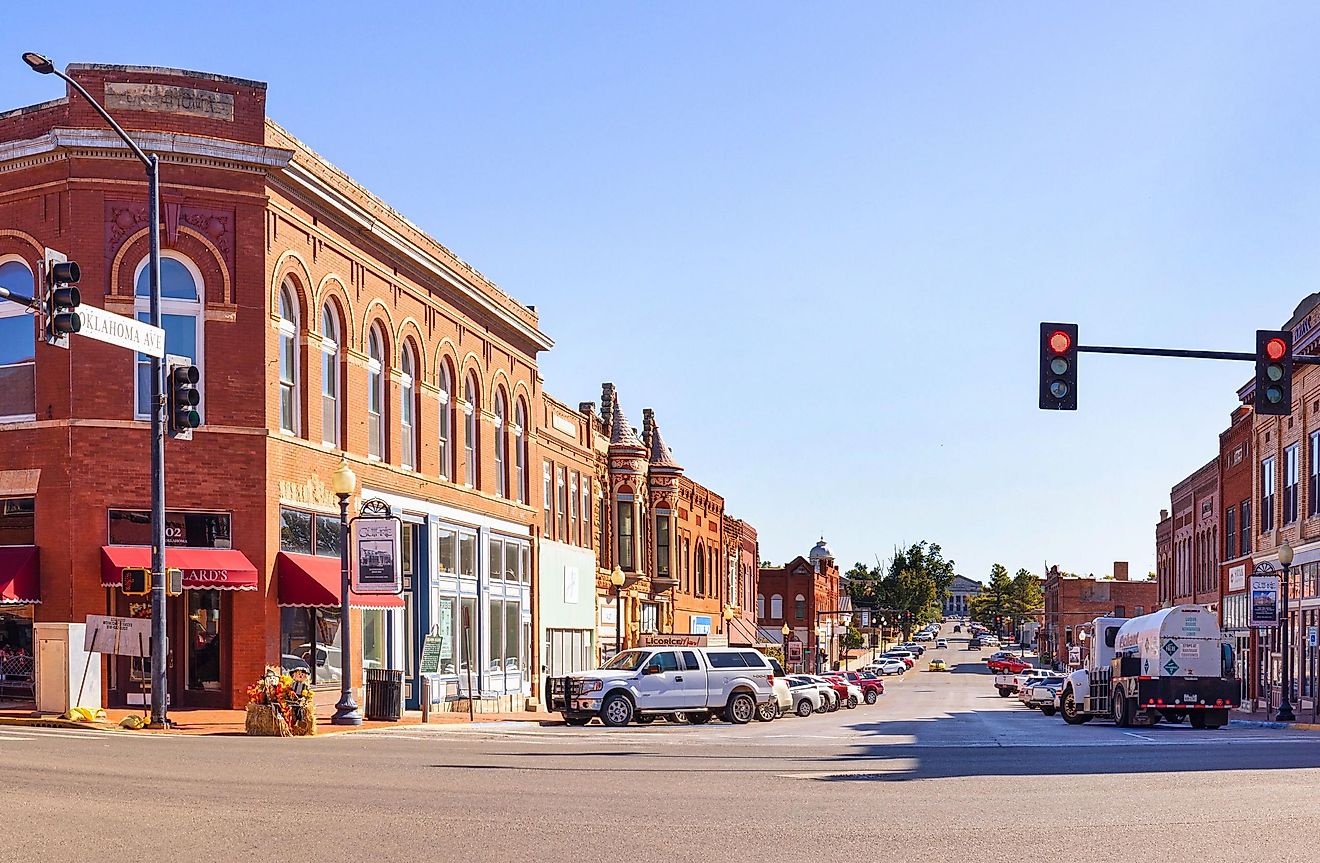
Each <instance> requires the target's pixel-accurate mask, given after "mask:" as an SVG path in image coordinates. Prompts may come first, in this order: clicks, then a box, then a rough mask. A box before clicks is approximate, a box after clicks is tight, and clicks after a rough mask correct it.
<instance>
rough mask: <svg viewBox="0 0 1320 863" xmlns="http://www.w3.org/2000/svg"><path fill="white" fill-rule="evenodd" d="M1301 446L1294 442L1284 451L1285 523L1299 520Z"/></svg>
mask: <svg viewBox="0 0 1320 863" xmlns="http://www.w3.org/2000/svg"><path fill="white" fill-rule="evenodd" d="M1299 450H1300V447H1299V446H1298V444H1293V445H1292V446H1290V447H1288V448H1287V449H1285V450H1284V451H1283V523H1284V524H1292V523H1293V522H1294V521H1297V510H1298V506H1297V498H1298V491H1299V490H1300V489H1301V485H1300V482H1301V475H1300V466H1299V465H1298V458H1299V456H1300V452H1299Z"/></svg>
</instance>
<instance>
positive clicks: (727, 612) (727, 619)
mask: <svg viewBox="0 0 1320 863" xmlns="http://www.w3.org/2000/svg"><path fill="white" fill-rule="evenodd" d="M732 621H733V606H732V605H726V606H724V637H725V638H728V637H729V624H730V623H731V622H732Z"/></svg>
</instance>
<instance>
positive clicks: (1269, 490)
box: [1260, 456, 1274, 533]
mask: <svg viewBox="0 0 1320 863" xmlns="http://www.w3.org/2000/svg"><path fill="white" fill-rule="evenodd" d="M1272 530H1274V456H1270V457H1269V458H1267V459H1263V460H1262V461H1261V463H1260V532H1261V533H1269V532H1270V531H1272Z"/></svg>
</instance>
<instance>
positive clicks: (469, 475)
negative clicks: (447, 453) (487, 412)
mask: <svg viewBox="0 0 1320 863" xmlns="http://www.w3.org/2000/svg"><path fill="white" fill-rule="evenodd" d="M463 401H464V405H463V460H464V462H465V464H464V465H463V470H464V475H463V481H464V482H466V483H467V484H468V485H469V486H471V487H472V488H479V487H480V486H479V485H478V483H477V480H478V478H479V477H480V476H481V474H480V472H479V471H478V470H477V411H478V410H479V408H480V406H479V405H478V404H477V380H476V378H474V377H472V375H468V378H467V381H466V382H464V384H463Z"/></svg>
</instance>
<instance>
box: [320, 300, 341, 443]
mask: <svg viewBox="0 0 1320 863" xmlns="http://www.w3.org/2000/svg"><path fill="white" fill-rule="evenodd" d="M339 345H340V337H339V313H338V312H337V311H335V308H334V306H333V305H332V304H331V303H326V304H325V306H324V307H323V308H322V309H321V440H322V442H324V443H327V444H329V445H330V446H339V439H340V438H339V363H340V354H339Z"/></svg>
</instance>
